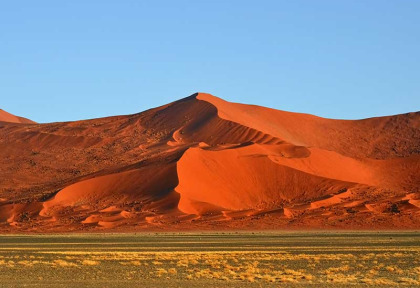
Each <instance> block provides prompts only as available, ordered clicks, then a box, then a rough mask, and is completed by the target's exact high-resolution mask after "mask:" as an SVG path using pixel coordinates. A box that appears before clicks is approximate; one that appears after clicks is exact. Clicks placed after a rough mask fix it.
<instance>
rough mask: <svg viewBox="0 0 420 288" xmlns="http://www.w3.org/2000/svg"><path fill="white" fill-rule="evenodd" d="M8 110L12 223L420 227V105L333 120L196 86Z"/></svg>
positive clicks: (5, 182) (24, 227)
mask: <svg viewBox="0 0 420 288" xmlns="http://www.w3.org/2000/svg"><path fill="white" fill-rule="evenodd" d="M0 121H1V122H0V155H1V157H0V161H1V163H0V168H1V169H0V231H1V232H3V233H8V232H65V231H144V230H147V231H150V230H154V231H175V230H182V231H184V230H259V229H271V230H274V229H302V230H303V229H305V230H307V229H419V228H420V112H415V113H407V114H401V115H395V116H388V117H377V118H369V119H363V120H332V119H325V118H320V117H316V116H313V115H308V114H300V113H291V112H285V111H279V110H274V109H269V108H264V107H260V106H254V105H244V104H237V103H230V102H227V101H224V100H222V99H220V98H217V97H215V96H212V95H210V94H205V93H197V94H194V95H192V96H190V97H187V98H184V99H181V100H179V101H176V102H173V103H170V104H167V105H164V106H161V107H158V108H154V109H150V110H147V111H145V112H142V113H138V114H134V115H127V116H115V117H108V118H101V119H93V120H84V121H76V122H64V123H51V124H36V123H34V122H32V121H31V120H28V119H25V118H22V117H17V116H14V115H12V114H9V113H7V112H5V111H3V110H0Z"/></svg>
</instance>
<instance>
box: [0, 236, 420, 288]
mask: <svg viewBox="0 0 420 288" xmlns="http://www.w3.org/2000/svg"><path fill="white" fill-rule="evenodd" d="M0 244H1V247H0V275H1V281H0V286H1V287H191V288H196V287H279V286H280V287H355V286H365V287H366V286H371V287H397V286H402V287H418V286H419V285H420V233H418V232H381V233H378V232H354V231H353V232H325V231H323V232H322V231H318V232H314V231H312V232H286V231H283V232H282V233H279V232H246V233H225V232H218V233H216V232H213V233H140V234H106V235H103V234H62V235H58V234H55V235H8V236H0Z"/></svg>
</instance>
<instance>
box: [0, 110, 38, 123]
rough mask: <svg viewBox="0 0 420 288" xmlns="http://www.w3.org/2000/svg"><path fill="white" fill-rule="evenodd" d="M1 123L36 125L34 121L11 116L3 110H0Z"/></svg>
mask: <svg viewBox="0 0 420 288" xmlns="http://www.w3.org/2000/svg"><path fill="white" fill-rule="evenodd" d="M0 121H3V122H11V123H35V122H34V121H32V120H29V119H26V118H23V117H19V116H15V115H13V114H10V113H9V112H6V111H4V110H3V109H0Z"/></svg>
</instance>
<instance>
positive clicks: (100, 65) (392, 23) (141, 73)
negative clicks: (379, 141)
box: [0, 0, 420, 122]
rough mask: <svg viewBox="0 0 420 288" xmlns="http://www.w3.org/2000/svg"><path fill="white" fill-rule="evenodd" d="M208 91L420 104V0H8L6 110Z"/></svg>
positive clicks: (85, 113)
mask: <svg viewBox="0 0 420 288" xmlns="http://www.w3.org/2000/svg"><path fill="white" fill-rule="evenodd" d="M196 91H200V92H208V93H212V94H213V95H216V96H218V97H221V98H224V99H226V100H228V101H233V102H241V103H251V104H257V105H262V106H268V107H272V108H276V109H281V110H288V111H296V112H305V113H311V114H315V115H319V116H323V117H328V118H344V119H356V118H365V117H372V116H381V115H390V114H398V113H405V112H410V111H418V110H420V93H419V91H420V1H418V0H404V1H401V0H395V1H387V0H378V1H374V0H369V1H366V0H363V1H356V0H348V1H337V0H331V1H322V0H316V1H312V0H306V1H297V0H293V1H292V0H287V1H281V0H274V1H264V0H258V1H245V0H238V1H229V0H223V1H200V0H191V1H186V0H177V1H156V0H153V1H152V0H150V1H140V0H137V1H134V0H133V1H129V0H121V1H117V0H114V1H105V0H96V1H95V0H79V1H76V0H72V1H70V0H68V1H65V0H63V1H56V0H51V1H43V0H37V1H32V0H28V1H21V0H16V1H1V2H0V108H2V109H4V110H6V111H8V112H10V113H13V114H16V115H19V116H24V117H28V118H31V119H33V120H35V121H38V122H53V121H66V120H78V119H86V118H96V117H102V116H111V115H119V114H131V113H136V112H140V111H143V110H146V109H148V108H152V107H156V106H159V105H162V104H166V103H168V102H171V101H175V100H177V99H180V98H183V97H186V96H188V95H190V94H192V93H194V92H196Z"/></svg>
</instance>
